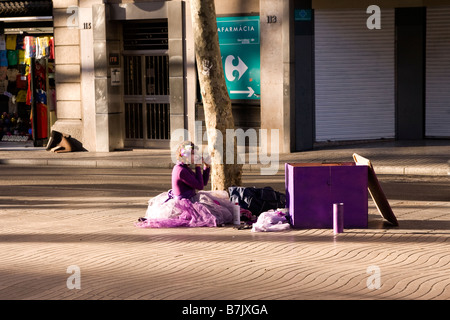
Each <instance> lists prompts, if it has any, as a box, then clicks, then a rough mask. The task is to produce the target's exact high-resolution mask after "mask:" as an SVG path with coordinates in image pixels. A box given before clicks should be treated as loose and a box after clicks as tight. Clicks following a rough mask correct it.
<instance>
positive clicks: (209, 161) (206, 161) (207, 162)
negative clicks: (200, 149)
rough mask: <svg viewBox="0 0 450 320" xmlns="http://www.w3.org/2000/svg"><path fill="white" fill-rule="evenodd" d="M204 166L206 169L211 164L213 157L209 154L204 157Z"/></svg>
mask: <svg viewBox="0 0 450 320" xmlns="http://www.w3.org/2000/svg"><path fill="white" fill-rule="evenodd" d="M203 166H204V168H205V169H206V168H209V167H210V166H211V157H210V156H209V155H206V156H204V157H203Z"/></svg>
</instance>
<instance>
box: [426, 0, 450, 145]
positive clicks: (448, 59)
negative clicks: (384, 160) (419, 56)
mask: <svg viewBox="0 0 450 320" xmlns="http://www.w3.org/2000/svg"><path fill="white" fill-rule="evenodd" d="M425 136H426V137H430V138H431V137H441V138H442V137H450V7H436V8H427V49H426V107H425Z"/></svg>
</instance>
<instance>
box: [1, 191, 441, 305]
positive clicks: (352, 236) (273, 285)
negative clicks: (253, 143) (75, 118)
mask: <svg viewBox="0 0 450 320" xmlns="http://www.w3.org/2000/svg"><path fill="white" fill-rule="evenodd" d="M25 201H27V202H26V203H25ZM146 202H147V199H144V198H138V197H136V198H130V197H128V198H126V199H125V198H122V199H121V198H112V197H104V198H101V197H96V198H95V197H93V198H89V199H73V198H70V197H67V198H58V199H56V200H55V199H51V198H47V199H46V198H42V197H41V198H30V197H27V196H25V195H23V196H17V197H15V198H14V199H10V198H8V199H6V198H4V197H1V196H0V217H1V225H0V251H1V253H2V257H1V259H0V299H93V300H97V299H167V300H178V299H187V300H189V299H200V300H201V299H208V300H211V299H212V300H246V299H264V300H266V299H270V300H273V299H275V300H276V299H450V271H449V270H450V255H449V252H450V240H449V239H450V237H449V236H450V214H448V213H449V212H450V202H414V201H392V202H391V206H392V208H393V210H394V212H395V214H396V216H397V218H398V220H399V223H400V227H398V228H389V227H386V226H382V219H381V217H380V215H379V214H378V213H377V212H376V209H375V207H374V206H373V202H372V201H369V221H370V222H369V228H368V229H351V230H344V233H342V234H338V235H337V236H334V235H333V231H332V230H318V229H314V230H290V231H286V232H276V233H252V232H251V231H250V230H236V229H234V228H233V227H231V226H230V227H223V228H192V229H188V228H179V229H139V228H136V227H135V226H134V222H135V221H136V219H137V218H138V217H139V216H142V215H143V214H144V212H145V209H146ZM30 204H33V206H32V205H30ZM77 285H78V288H77Z"/></svg>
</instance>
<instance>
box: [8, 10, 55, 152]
mask: <svg viewBox="0 0 450 320" xmlns="http://www.w3.org/2000/svg"><path fill="white" fill-rule="evenodd" d="M14 3H16V4H17V5H16V6H14V5H11V6H10V7H8V8H9V10H3V9H4V7H3V6H1V5H0V9H2V10H0V141H2V142H16V143H23V144H24V145H31V146H44V145H45V144H46V140H47V139H48V137H49V135H50V128H51V126H52V124H53V123H54V122H55V121H56V103H55V80H54V74H55V66H54V61H55V60H54V59H55V56H54V42H53V28H52V16H51V1H48V3H46V2H42V1H41V3H40V6H32V7H31V8H28V9H27V8H26V7H25V9H24V6H20V2H14ZM11 8H12V9H11ZM14 8H16V9H15V10H13V9H14Z"/></svg>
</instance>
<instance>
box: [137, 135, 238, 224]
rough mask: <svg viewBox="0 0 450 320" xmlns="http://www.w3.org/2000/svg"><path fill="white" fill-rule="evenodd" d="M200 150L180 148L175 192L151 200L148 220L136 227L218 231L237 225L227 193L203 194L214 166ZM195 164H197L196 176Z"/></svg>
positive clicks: (189, 146)
mask: <svg viewBox="0 0 450 320" xmlns="http://www.w3.org/2000/svg"><path fill="white" fill-rule="evenodd" d="M196 150H198V149H197V147H196V146H195V145H194V144H193V143H192V142H190V141H185V142H183V143H181V144H180V145H179V147H178V148H177V151H176V156H177V164H176V165H175V166H174V168H173V170H172V189H171V190H169V191H168V192H163V193H161V194H159V195H157V196H156V197H154V198H152V199H150V201H149V205H148V208H147V212H146V215H145V218H141V219H140V221H139V222H138V223H137V224H136V226H138V227H142V228H166V227H215V226H221V225H224V224H227V223H231V222H232V221H233V206H234V205H233V204H232V203H231V202H230V200H229V196H228V193H227V192H226V191H201V190H203V188H204V187H205V186H206V185H207V183H208V180H209V174H210V166H209V164H208V161H207V160H206V159H202V158H201V157H200V156H198V155H197V152H195V151H196ZM191 164H195V172H194V171H193V170H191V168H190V165H191ZM202 166H203V171H202Z"/></svg>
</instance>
